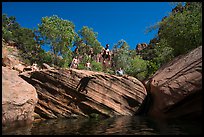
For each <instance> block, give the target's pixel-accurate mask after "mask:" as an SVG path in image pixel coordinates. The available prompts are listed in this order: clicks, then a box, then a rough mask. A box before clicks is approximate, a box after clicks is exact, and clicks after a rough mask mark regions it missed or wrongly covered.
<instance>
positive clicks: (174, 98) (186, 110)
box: [149, 46, 202, 118]
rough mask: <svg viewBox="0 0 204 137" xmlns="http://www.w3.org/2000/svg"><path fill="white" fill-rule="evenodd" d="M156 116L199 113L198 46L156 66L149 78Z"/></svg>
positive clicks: (186, 115) (199, 58) (200, 97)
mask: <svg viewBox="0 0 204 137" xmlns="http://www.w3.org/2000/svg"><path fill="white" fill-rule="evenodd" d="M150 81H151V83H150V93H151V95H152V98H153V100H152V104H151V108H150V110H149V114H150V115H152V116H156V117H164V118H178V117H192V118H198V117H200V116H201V114H202V46H200V47H198V48H196V49H195V50H193V51H191V52H190V53H188V54H187V55H183V56H180V57H178V58H175V59H174V60H172V61H171V62H170V63H167V64H166V65H164V66H163V67H162V68H160V69H159V70H158V71H157V72H156V73H155V75H154V76H153V77H152V79H151V80H150Z"/></svg>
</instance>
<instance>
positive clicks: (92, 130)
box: [3, 116, 202, 135]
mask: <svg viewBox="0 0 204 137" xmlns="http://www.w3.org/2000/svg"><path fill="white" fill-rule="evenodd" d="M201 129H202V128H201V123H200V124H199V123H198V122H193V121H192V122H189V121H178V120H175V121H172V120H171V121H160V120H155V119H152V118H149V117H145V116H134V117H130V116H120V117H114V118H106V119H94V118H92V119H87V118H86V119H54V120H46V121H41V122H38V123H33V124H32V125H31V126H27V127H19V128H7V129H6V128H3V135H8V134H10V135H20V134H21V135H26V134H27V135H73V134H74V135H186V134H192V135H196V134H201V133H202V130H201Z"/></svg>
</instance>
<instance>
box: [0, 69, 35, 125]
mask: <svg viewBox="0 0 204 137" xmlns="http://www.w3.org/2000/svg"><path fill="white" fill-rule="evenodd" d="M37 101H38V97H37V92H36V89H35V88H34V87H33V86H32V85H30V84H29V83H27V82H26V81H24V80H23V79H22V78H20V77H19V76H18V72H17V71H15V70H10V69H9V68H6V67H2V124H3V125H11V124H12V123H13V122H16V121H17V122H18V121H19V122H20V121H25V122H28V123H29V122H32V120H33V113H34V108H35V105H36V104H37Z"/></svg>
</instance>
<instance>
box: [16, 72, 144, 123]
mask: <svg viewBox="0 0 204 137" xmlns="http://www.w3.org/2000/svg"><path fill="white" fill-rule="evenodd" d="M20 76H21V77H22V78H23V79H24V80H26V81H27V82H28V83H30V84H31V85H33V86H34V87H35V88H36V91H37V94H38V98H39V101H38V103H37V105H36V107H35V112H36V113H37V114H38V115H40V116H41V117H42V118H46V119H48V118H59V117H66V118H70V117H75V116H85V117H89V116H91V115H92V114H99V115H102V116H107V117H112V116H116V115H134V114H135V113H136V112H137V111H138V109H139V107H140V105H141V104H142V103H143V101H144V99H145V97H146V95H147V92H146V89H145V87H144V85H143V84H142V83H141V82H140V81H139V80H137V79H136V78H134V77H130V76H123V77H120V76H115V75H109V74H105V73H101V72H93V71H88V70H77V69H54V70H50V69H44V70H41V71H34V72H24V73H21V74H20Z"/></svg>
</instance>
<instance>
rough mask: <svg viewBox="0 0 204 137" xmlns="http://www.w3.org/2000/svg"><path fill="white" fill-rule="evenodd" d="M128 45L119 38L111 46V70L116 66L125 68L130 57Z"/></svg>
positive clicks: (116, 67) (115, 68)
mask: <svg viewBox="0 0 204 137" xmlns="http://www.w3.org/2000/svg"><path fill="white" fill-rule="evenodd" d="M129 47H130V46H129V45H128V43H127V42H126V41H125V40H119V41H118V42H117V44H115V45H114V46H113V54H114V56H113V59H112V62H113V64H114V65H113V70H117V69H118V68H123V69H124V71H126V70H127V68H128V67H129V65H130V62H129V61H130V59H131V57H130V51H129Z"/></svg>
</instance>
